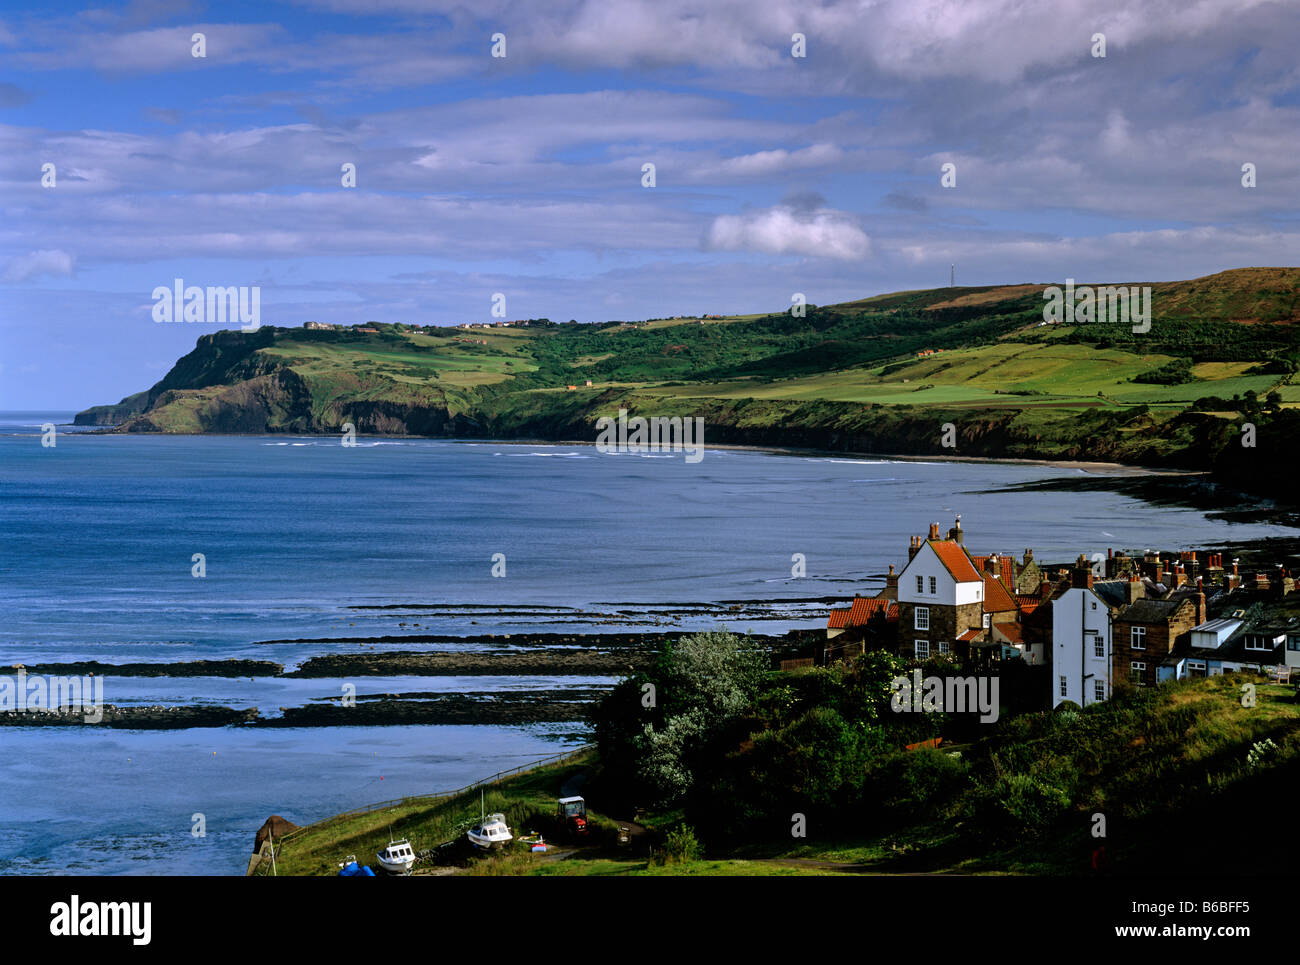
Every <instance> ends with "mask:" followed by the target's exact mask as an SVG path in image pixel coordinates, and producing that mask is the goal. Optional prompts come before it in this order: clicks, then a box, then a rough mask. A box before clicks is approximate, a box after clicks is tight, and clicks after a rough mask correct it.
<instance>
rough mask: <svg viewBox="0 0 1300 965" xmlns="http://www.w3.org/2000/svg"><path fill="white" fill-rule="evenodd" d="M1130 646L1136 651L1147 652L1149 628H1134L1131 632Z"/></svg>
mask: <svg viewBox="0 0 1300 965" xmlns="http://www.w3.org/2000/svg"><path fill="white" fill-rule="evenodd" d="M1128 645H1129V646H1130V647H1132V648H1133V649H1134V650H1145V649H1146V648H1147V628H1146V627H1134V628H1133V629H1132V630H1131V631H1129V637H1128Z"/></svg>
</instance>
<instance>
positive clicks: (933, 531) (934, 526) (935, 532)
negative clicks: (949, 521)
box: [930, 523, 939, 539]
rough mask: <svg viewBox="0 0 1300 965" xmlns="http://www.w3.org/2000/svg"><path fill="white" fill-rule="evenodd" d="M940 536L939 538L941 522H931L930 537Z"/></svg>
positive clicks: (936, 537)
mask: <svg viewBox="0 0 1300 965" xmlns="http://www.w3.org/2000/svg"><path fill="white" fill-rule="evenodd" d="M938 538H939V524H938V523H931V524H930V539H938Z"/></svg>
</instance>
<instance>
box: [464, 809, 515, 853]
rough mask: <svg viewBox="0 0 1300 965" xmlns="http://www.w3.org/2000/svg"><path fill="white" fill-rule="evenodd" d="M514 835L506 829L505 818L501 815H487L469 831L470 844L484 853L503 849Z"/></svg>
mask: <svg viewBox="0 0 1300 965" xmlns="http://www.w3.org/2000/svg"><path fill="white" fill-rule="evenodd" d="M513 838H514V835H512V834H511V833H510V829H509V828H508V827H506V816H505V815H504V814H501V813H497V814H489V815H488V816H487V817H485V818H484V819H483V820H482V821H480V822H479V823H478V824H476V825H474V827H472V828H470V829H469V841H470V844H472V845H474V847H476V848H482V849H483V850H484V851H488V850H491V849H493V848H504V847H505V846H506V845H507V844H509V843H510V842H511V840H513Z"/></svg>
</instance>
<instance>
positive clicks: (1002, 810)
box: [992, 774, 1070, 831]
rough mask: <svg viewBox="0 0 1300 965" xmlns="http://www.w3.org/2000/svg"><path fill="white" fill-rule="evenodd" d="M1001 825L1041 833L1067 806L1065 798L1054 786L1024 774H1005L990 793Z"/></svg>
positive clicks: (1067, 798) (1066, 796)
mask: <svg viewBox="0 0 1300 965" xmlns="http://www.w3.org/2000/svg"><path fill="white" fill-rule="evenodd" d="M992 798H993V800H994V801H995V802H996V810H997V811H998V812H999V816H1000V817H1002V818H1003V823H1007V819H1010V823H1011V824H1012V825H1013V826H1014V827H1015V828H1017V829H1024V830H1028V831H1041V830H1042V829H1043V828H1046V827H1047V826H1048V825H1050V824H1051V823H1052V822H1053V821H1055V820H1056V818H1057V817H1058V816H1059V815H1060V813H1061V812H1062V811H1064V810H1065V809H1066V808H1067V807H1069V806H1070V799H1069V796H1068V795H1067V794H1066V793H1065V791H1063V790H1062V789H1061V788H1059V787H1057V786H1056V785H1055V784H1051V783H1049V782H1047V781H1045V780H1041V779H1039V778H1035V777H1030V776H1029V775H1028V774H1007V775H1004V776H1003V777H1001V778H999V779H998V782H997V784H995V785H994V787H993V790H992Z"/></svg>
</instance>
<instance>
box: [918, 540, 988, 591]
mask: <svg viewBox="0 0 1300 965" xmlns="http://www.w3.org/2000/svg"><path fill="white" fill-rule="evenodd" d="M928 542H929V544H930V548H931V549H933V550H934V552H935V555H937V556H938V557H939V562H940V563H942V564H943V566H944V569H946V570H947V571H948V572H949V573H951V574H952V577H953V579H955V580H956V581H957V582H958V583H977V582H979V578H980V574H979V571H978V570H977V569H975V566H974V564H972V563H971V561H970V557H969V556H967V555H966V551H965V550H964V549H962V548H961V547H960V546H958V545H957V544H956V543H954V542H953V541H952V540H950V539H932V540H929V541H928Z"/></svg>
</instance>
